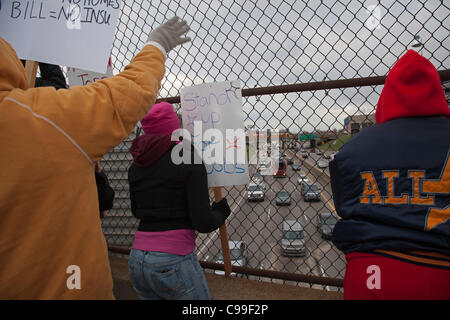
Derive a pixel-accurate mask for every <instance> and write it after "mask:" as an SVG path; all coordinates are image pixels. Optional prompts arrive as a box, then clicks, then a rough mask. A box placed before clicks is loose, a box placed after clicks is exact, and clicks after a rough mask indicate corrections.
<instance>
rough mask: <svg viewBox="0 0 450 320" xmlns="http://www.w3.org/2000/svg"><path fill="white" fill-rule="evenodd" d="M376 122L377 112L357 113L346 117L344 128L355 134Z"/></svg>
mask: <svg viewBox="0 0 450 320" xmlns="http://www.w3.org/2000/svg"><path fill="white" fill-rule="evenodd" d="M374 124H375V113H371V114H367V115H366V114H357V115H353V116H348V117H347V118H345V119H344V129H345V131H346V132H347V133H351V134H355V133H358V132H359V131H361V130H362V129H364V128H367V127H370V126H373V125H374Z"/></svg>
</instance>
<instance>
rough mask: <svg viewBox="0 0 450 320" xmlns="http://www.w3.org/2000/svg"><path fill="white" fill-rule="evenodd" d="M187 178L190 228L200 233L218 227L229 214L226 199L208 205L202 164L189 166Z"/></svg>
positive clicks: (206, 185)
mask: <svg viewBox="0 0 450 320" xmlns="http://www.w3.org/2000/svg"><path fill="white" fill-rule="evenodd" d="M188 166H189V167H190V169H191V170H190V173H189V175H188V177H187V183H186V196H187V206H188V211H189V217H190V219H191V222H192V226H193V227H194V229H195V230H197V231H198V232H200V233H208V232H211V231H214V230H216V229H217V228H218V227H220V226H221V225H222V224H223V223H224V222H225V220H226V219H227V218H228V216H229V215H230V213H231V210H230V207H229V206H228V202H227V199H226V198H223V199H222V200H221V201H220V202H218V203H216V202H214V203H213V205H212V208H211V206H210V205H209V193H208V178H207V174H206V168H205V166H204V165H203V164H191V165H188Z"/></svg>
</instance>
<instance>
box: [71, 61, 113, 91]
mask: <svg viewBox="0 0 450 320" xmlns="http://www.w3.org/2000/svg"><path fill="white" fill-rule="evenodd" d="M112 76H113V71H112V67H111V64H110V63H108V68H107V69H106V73H97V72H92V71H88V70H83V69H77V68H67V79H68V80H69V86H71V87H73V86H84V85H86V84H89V83H92V82H95V81H98V80H101V79H106V78H110V77H112Z"/></svg>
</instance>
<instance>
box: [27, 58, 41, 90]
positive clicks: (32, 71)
mask: <svg viewBox="0 0 450 320" xmlns="http://www.w3.org/2000/svg"><path fill="white" fill-rule="evenodd" d="M38 66H39V63H38V62H37V61H31V60H27V61H26V62H25V73H26V75H27V80H28V88H34V84H35V83H36V74H37V68H38Z"/></svg>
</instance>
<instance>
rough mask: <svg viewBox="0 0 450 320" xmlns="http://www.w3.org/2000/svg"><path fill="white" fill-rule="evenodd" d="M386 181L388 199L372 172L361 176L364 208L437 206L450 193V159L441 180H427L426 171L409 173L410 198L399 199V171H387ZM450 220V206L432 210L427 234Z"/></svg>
mask: <svg viewBox="0 0 450 320" xmlns="http://www.w3.org/2000/svg"><path fill="white" fill-rule="evenodd" d="M382 172H383V178H384V179H385V182H386V192H387V194H386V195H382V194H381V193H380V189H379V187H378V184H377V181H376V179H375V176H374V174H373V172H372V171H364V172H360V176H361V179H362V181H363V192H362V196H361V198H360V203H361V204H366V205H384V204H391V205H406V204H412V205H425V206H433V205H435V196H436V195H437V194H448V193H450V165H449V157H447V161H446V162H445V165H444V169H443V170H442V173H441V176H440V177H439V178H438V179H425V171H423V170H422V171H420V170H409V171H408V179H410V183H411V186H412V188H411V190H410V194H407V193H402V194H401V195H396V191H395V185H396V182H397V181H398V180H399V179H400V171H399V170H383V171H382ZM448 219H450V205H447V206H446V207H445V208H438V207H431V208H429V209H428V213H427V215H426V219H425V227H424V229H425V230H426V231H429V230H431V229H433V228H434V227H436V226H437V225H439V224H441V223H444V222H445V221H447V220H448Z"/></svg>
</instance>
